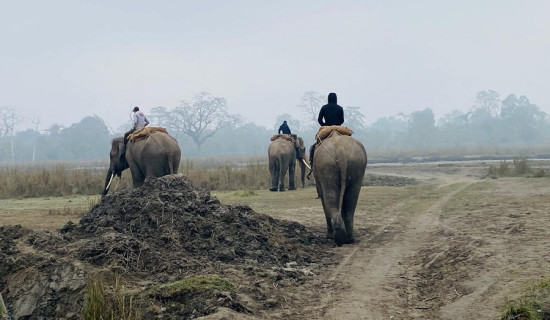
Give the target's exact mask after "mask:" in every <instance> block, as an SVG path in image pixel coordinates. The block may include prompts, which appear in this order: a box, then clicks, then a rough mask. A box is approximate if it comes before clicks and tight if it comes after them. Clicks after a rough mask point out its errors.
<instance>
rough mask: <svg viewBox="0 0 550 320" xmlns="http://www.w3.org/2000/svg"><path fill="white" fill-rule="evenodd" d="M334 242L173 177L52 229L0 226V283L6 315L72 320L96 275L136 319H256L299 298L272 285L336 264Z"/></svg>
mask: <svg viewBox="0 0 550 320" xmlns="http://www.w3.org/2000/svg"><path fill="white" fill-rule="evenodd" d="M333 247H334V244H333V241H332V240H329V239H325V238H324V233H323V231H322V230H315V232H313V231H311V230H307V229H306V228H305V227H304V226H303V225H301V224H299V223H297V222H290V221H285V220H278V219H274V218H272V217H270V216H268V215H265V214H261V213H257V212H254V211H253V210H252V209H251V208H250V207H248V206H244V205H241V206H228V205H223V204H221V203H220V202H219V201H218V200H217V199H216V198H215V197H212V196H210V193H209V191H207V190H203V189H198V188H195V187H194V186H193V185H192V184H191V182H190V181H189V180H188V179H187V178H186V177H184V176H182V175H178V174H176V175H169V176H165V177H162V178H148V179H146V180H145V183H144V185H143V186H142V187H140V188H134V189H125V190H120V191H118V192H115V193H112V194H110V195H107V196H105V197H103V198H102V199H101V201H100V203H99V204H97V205H96V206H94V207H93V208H92V209H91V210H90V211H89V212H88V213H87V214H86V215H85V216H84V217H83V218H82V219H81V220H80V222H79V223H77V224H75V223H73V222H69V223H67V224H66V225H65V226H64V227H63V228H62V229H61V230H59V232H47V231H38V230H36V231H35V230H30V229H26V228H24V227H21V226H3V227H0V261H1V263H0V289H1V290H2V291H1V293H2V295H3V297H4V301H5V302H6V306H7V309H8V311H10V312H11V313H12V316H13V318H14V319H53V318H55V319H62V318H63V319H80V318H81V317H82V312H83V308H84V306H85V305H87V304H88V305H90V304H91V303H92V302H90V291H89V290H90V286H91V284H92V283H96V284H97V283H100V282H104V288H105V292H106V295H111V297H112V298H113V299H115V300H116V299H117V297H116V295H117V294H119V295H120V294H122V295H125V296H126V299H125V300H124V301H125V302H123V303H126V304H129V303H132V308H133V309H134V310H136V311H139V315H140V317H141V318H143V319H156V318H159V317H162V318H163V319H192V318H197V317H200V316H204V315H209V314H212V313H215V312H216V310H217V309H218V308H221V310H232V312H238V313H241V314H243V316H244V314H247V316H254V315H256V316H261V315H262V314H264V313H266V312H270V310H273V309H277V308H280V307H281V306H282V304H283V303H290V304H291V303H299V302H300V299H296V300H294V301H293V302H287V301H285V298H284V296H282V294H281V293H280V290H281V289H282V288H285V287H290V286H301V285H304V284H307V282H308V281H310V280H311V279H313V278H315V277H316V275H318V274H320V269H323V268H325V267H327V266H330V265H334V264H336V263H337V261H338V257H337V256H335V254H334V252H332V250H331V248H333ZM94 281H95V282H94ZM98 281H100V282H98ZM100 284H101V283H100ZM87 290H88V291H87ZM87 292H88V293H87ZM130 297H131V299H130ZM136 314H137V313H136Z"/></svg>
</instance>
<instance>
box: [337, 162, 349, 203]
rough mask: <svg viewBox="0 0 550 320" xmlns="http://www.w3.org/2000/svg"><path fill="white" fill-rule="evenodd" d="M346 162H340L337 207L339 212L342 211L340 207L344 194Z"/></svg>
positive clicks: (346, 172)
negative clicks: (338, 200)
mask: <svg viewBox="0 0 550 320" xmlns="http://www.w3.org/2000/svg"><path fill="white" fill-rule="evenodd" d="M348 161H349V159H346V160H345V161H342V160H340V161H339V162H340V164H339V167H340V202H339V207H340V210H342V206H343V204H344V195H345V194H346V186H347V183H346V181H347V177H348Z"/></svg>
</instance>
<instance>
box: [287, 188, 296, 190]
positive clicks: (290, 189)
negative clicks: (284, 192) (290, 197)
mask: <svg viewBox="0 0 550 320" xmlns="http://www.w3.org/2000/svg"><path fill="white" fill-rule="evenodd" d="M288 190H296V187H291V188H288Z"/></svg>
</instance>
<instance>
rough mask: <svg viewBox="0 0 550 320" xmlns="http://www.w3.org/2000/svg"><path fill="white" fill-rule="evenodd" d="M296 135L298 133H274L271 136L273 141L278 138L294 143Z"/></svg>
mask: <svg viewBox="0 0 550 320" xmlns="http://www.w3.org/2000/svg"><path fill="white" fill-rule="evenodd" d="M295 137H296V135H291V134H274V135H273V136H271V141H275V140H277V139H283V140H287V141H290V142H292V143H294V140H295Z"/></svg>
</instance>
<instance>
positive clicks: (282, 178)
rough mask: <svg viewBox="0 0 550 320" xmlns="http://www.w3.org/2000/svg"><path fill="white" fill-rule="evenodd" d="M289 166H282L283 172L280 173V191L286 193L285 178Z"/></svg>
mask: <svg viewBox="0 0 550 320" xmlns="http://www.w3.org/2000/svg"><path fill="white" fill-rule="evenodd" d="M287 169H288V166H281V171H280V173H279V191H285V177H286V173H287V171H288V170H287Z"/></svg>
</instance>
